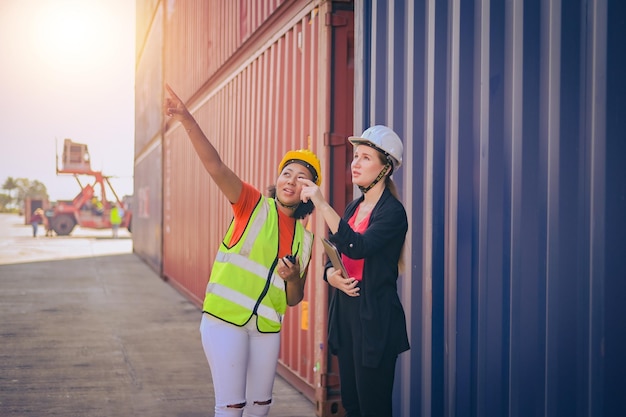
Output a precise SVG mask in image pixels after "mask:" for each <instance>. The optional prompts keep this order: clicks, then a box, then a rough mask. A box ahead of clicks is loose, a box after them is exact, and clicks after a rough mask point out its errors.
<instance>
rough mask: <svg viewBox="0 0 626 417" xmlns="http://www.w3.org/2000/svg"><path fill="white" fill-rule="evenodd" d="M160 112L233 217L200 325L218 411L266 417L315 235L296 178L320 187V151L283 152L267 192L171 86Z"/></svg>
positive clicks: (309, 208)
mask: <svg viewBox="0 0 626 417" xmlns="http://www.w3.org/2000/svg"><path fill="white" fill-rule="evenodd" d="M166 89H167V91H168V93H169V97H167V98H166V100H165V105H164V111H165V114H166V115H167V116H169V117H171V118H172V119H174V120H177V121H179V122H180V123H181V125H182V127H183V128H184V129H185V130H186V132H187V135H188V137H189V139H190V140H191V143H192V145H193V147H194V149H195V151H196V153H197V154H198V156H199V157H200V160H201V162H202V164H203V165H204V168H205V169H206V170H207V172H208V173H209V175H210V176H211V178H212V179H213V181H214V182H215V184H216V185H217V186H218V188H219V189H220V190H221V191H222V193H223V194H224V196H225V197H226V198H227V199H228V201H229V202H230V203H231V204H232V208H233V213H234V219H233V221H232V222H231V224H230V227H229V228H228V231H227V232H226V235H225V236H224V239H223V241H222V244H221V245H220V249H219V251H218V253H217V255H216V257H215V262H214V264H213V267H212V269H211V276H210V278H209V282H208V284H207V290H206V296H205V299H204V304H203V314H202V320H201V323H200V333H201V337H202V347H203V348H204V352H205V354H206V357H207V360H208V362H209V366H210V368H211V376H212V379H213V385H214V389H215V416H216V417H217V416H242V415H254V416H267V415H268V414H269V408H270V404H271V402H272V388H273V385H274V377H275V374H276V365H277V362H278V353H279V349H280V333H279V332H280V329H281V324H282V317H283V315H284V314H285V311H286V309H287V306H288V305H289V306H294V305H297V304H298V303H299V302H300V301H302V299H303V297H304V284H305V281H306V274H307V269H308V265H309V261H310V259H311V251H312V247H313V234H312V233H311V232H309V231H308V230H306V229H305V227H304V225H303V223H302V222H301V221H300V219H304V218H306V217H307V216H308V215H309V214H311V213H312V212H313V208H314V206H313V203H312V202H310V201H309V202H306V203H305V202H303V201H302V200H301V197H300V192H301V190H302V185H301V183H300V182H299V181H298V179H307V180H310V181H313V182H314V183H315V184H317V185H318V186H319V185H320V184H321V168H320V163H319V160H318V158H317V156H316V155H315V154H314V153H313V152H311V151H310V150H307V149H300V150H293V151H289V152H287V154H285V156H284V157H283V159H282V161H281V162H280V164H279V166H278V178H277V179H276V184H275V186H274V187H273V188H272V195H271V196H264V195H263V194H262V193H261V192H260V191H259V190H257V189H256V188H254V187H253V186H252V185H250V184H248V183H245V182H243V181H242V180H241V179H240V178H239V176H237V175H236V174H235V173H234V172H233V171H232V170H231V169H230V168H229V167H228V166H226V165H225V164H224V163H223V161H222V159H221V158H220V155H219V154H218V152H217V150H216V149H215V147H214V146H213V145H212V144H211V142H210V141H209V139H208V138H207V137H206V135H205V134H204V132H203V131H202V130H201V129H200V126H199V125H198V123H197V122H196V120H195V119H194V117H193V116H192V115H191V113H190V112H189V110H188V109H187V107H186V106H185V104H184V103H183V101H182V100H181V99H180V98H178V96H177V95H176V94H175V93H174V91H173V90H172V89H171V87H170V86H169V85H166Z"/></svg>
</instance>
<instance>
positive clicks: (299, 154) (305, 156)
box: [278, 149, 322, 186]
mask: <svg viewBox="0 0 626 417" xmlns="http://www.w3.org/2000/svg"><path fill="white" fill-rule="evenodd" d="M292 162H296V163H298V164H300V165H303V166H305V167H306V168H307V169H308V170H309V171H311V175H313V182H314V183H315V184H317V186H320V184H322V167H321V165H320V160H319V159H317V156H316V155H315V154H314V153H313V152H311V151H310V150H308V149H298V150H295V151H289V152H287V153H286V154H285V156H283V160H282V161H280V164H278V174H279V175H280V173H281V172H282V171H283V168H285V167H286V166H287V165H289V164H291V163H292Z"/></svg>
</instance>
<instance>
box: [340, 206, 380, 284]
mask: <svg viewBox="0 0 626 417" xmlns="http://www.w3.org/2000/svg"><path fill="white" fill-rule="evenodd" d="M360 207H361V206H360V205H359V207H357V208H356V210H355V211H354V214H353V215H352V217H351V218H350V220H348V224H349V225H350V227H351V228H352V230H354V231H355V232H357V233H360V234H363V233H365V230H367V226H369V224H370V216H371V214H372V212H371V211H370V212H369V213H368V215H367V216H366V217H365V218H364V219H363V220H361V223H359V224H357V225H356V226H355V224H354V222H355V220H356V216H357V215H358V214H359V208H360ZM341 260H342V261H343V264H344V266H345V267H346V272H347V273H348V275H350V277H352V278H354V279H356V280H357V281H361V280H363V265H364V264H365V260H364V259H352V258H348V257H347V256H346V255H343V254H342V255H341ZM346 278H347V277H346Z"/></svg>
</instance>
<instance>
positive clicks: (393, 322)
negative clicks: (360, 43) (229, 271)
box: [301, 125, 409, 417]
mask: <svg viewBox="0 0 626 417" xmlns="http://www.w3.org/2000/svg"><path fill="white" fill-rule="evenodd" d="M349 140H350V142H351V143H352V145H353V146H354V157H353V160H352V163H351V173H352V182H353V184H355V185H357V186H358V187H359V189H360V190H361V192H362V193H363V194H362V195H361V196H360V197H358V198H357V199H355V200H354V201H352V202H351V203H350V204H348V206H347V207H346V211H345V213H344V215H343V217H340V216H339V215H338V214H337V212H335V210H334V209H333V208H332V207H331V206H330V205H329V204H328V203H327V202H326V200H325V199H324V196H323V195H322V193H321V191H320V190H319V188H318V187H317V186H316V185H315V184H314V183H313V182H311V181H308V180H301V181H303V182H304V183H305V187H303V190H302V194H301V197H302V199H303V201H307V200H308V199H310V200H311V201H313V203H314V204H315V206H316V207H317V209H318V213H321V214H322V216H323V217H324V220H325V221H326V223H327V225H328V227H329V229H330V232H331V233H330V236H329V240H330V241H331V242H333V243H334V244H335V245H336V246H337V249H338V250H339V252H341V254H342V260H343V262H344V264H345V266H346V270H347V272H348V274H349V275H350V276H349V277H345V276H343V275H342V272H341V271H339V270H336V269H335V268H333V267H332V265H331V264H330V263H328V264H327V265H326V271H325V274H324V279H325V280H326V281H327V282H328V283H329V285H331V286H332V287H334V288H336V289H338V290H339V291H335V293H334V294H333V297H332V300H331V304H330V311H329V324H328V344H329V347H330V350H331V353H333V354H335V355H337V357H338V360H339V376H340V380H341V400H342V404H343V407H344V408H345V410H346V413H347V414H346V416H347V417H365V416H375V417H386V416H388V417H391V415H392V410H391V408H392V406H391V405H392V401H391V397H392V391H393V380H394V374H395V365H396V360H397V357H398V354H400V353H402V352H404V351H406V350H408V349H409V340H408V336H407V330H406V319H405V315H404V309H403V307H402V304H401V303H400V298H399V296H398V291H397V285H396V282H397V279H398V273H399V264H400V259H401V254H402V248H403V246H404V241H405V237H406V233H407V230H408V221H407V216H406V211H405V210H404V206H403V205H402V203H401V202H400V200H399V199H398V195H397V191H396V188H395V184H394V183H393V181H392V179H391V174H392V173H393V172H394V171H395V170H396V169H398V168H399V167H400V165H401V164H402V152H403V146H402V141H401V140H400V138H399V137H398V135H397V134H396V133H395V132H394V131H393V130H392V129H390V128H389V127H387V126H381V125H377V126H372V127H370V128H369V129H367V130H365V132H363V134H362V135H361V136H351V137H350V138H349Z"/></svg>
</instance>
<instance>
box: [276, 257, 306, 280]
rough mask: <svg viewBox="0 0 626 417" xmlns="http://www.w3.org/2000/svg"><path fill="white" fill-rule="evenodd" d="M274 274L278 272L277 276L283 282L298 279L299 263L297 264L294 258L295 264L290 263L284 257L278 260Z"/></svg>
mask: <svg viewBox="0 0 626 417" xmlns="http://www.w3.org/2000/svg"><path fill="white" fill-rule="evenodd" d="M276 272H278V276H279V277H281V278H282V279H283V280H285V282H292V281H295V280H297V279H299V278H300V263H299V262H298V257H297V256H296V262H295V263H292V262H291V261H289V259H287V258H286V257H284V258H280V259H279V260H278V266H277V267H276Z"/></svg>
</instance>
